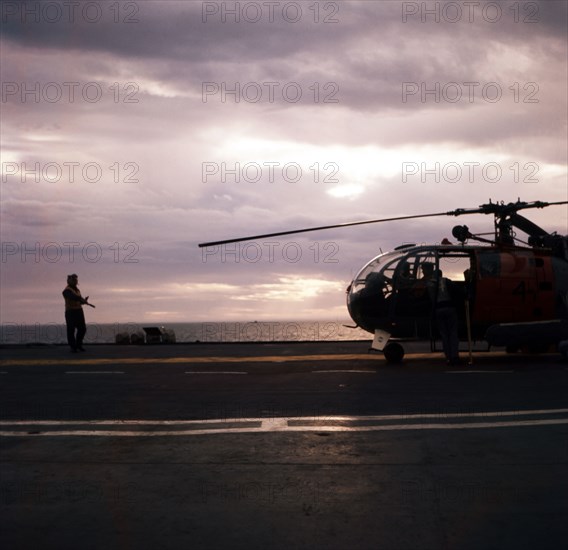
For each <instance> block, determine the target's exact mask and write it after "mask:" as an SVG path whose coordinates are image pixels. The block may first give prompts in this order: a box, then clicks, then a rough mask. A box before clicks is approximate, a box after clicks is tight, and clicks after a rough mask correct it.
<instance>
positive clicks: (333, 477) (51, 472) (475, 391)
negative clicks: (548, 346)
mask: <svg viewBox="0 0 568 550" xmlns="http://www.w3.org/2000/svg"><path fill="white" fill-rule="evenodd" d="M367 348H368V344H367V343H366V342H343V343H328V342H325V343H322V342H319V343H318V342H315V343H306V344H302V343H291V344H287V343H270V344H223V345H215V344H201V345H175V346H139V347H135V346H124V347H119V346H110V345H109V346H103V345H100V346H92V347H90V348H89V349H88V351H87V352H86V353H84V354H76V355H71V354H70V353H69V352H68V351H67V349H66V348H65V347H59V346H53V347H36V348H17V349H16V348H10V349H2V350H0V351H1V356H2V359H1V360H0V372H1V373H2V374H0V384H1V393H0V397H1V403H2V405H1V414H0V444H1V500H0V506H1V518H2V519H1V522H2V540H3V541H4V544H5V545H6V547H9V548H30V547H34V548H77V547H78V546H80V547H83V548H268V547H271V548H322V549H324V548H325V549H327V548H337V549H343V548H373V549H376V548H380V549H396V550H399V549H412V550H415V549H440V548H447V549H452V548H468V549H469V548H471V549H474V548H475V549H478V548H500V549H502V548H515V549H520V548H527V549H528V548H531V549H532V548H551V549H552V548H553V549H557V548H562V547H563V545H565V543H566V540H568V527H567V524H566V521H565V520H566V517H568V499H567V498H566V495H567V494H568V364H566V363H564V362H562V361H561V359H560V357H559V356H557V355H543V356H537V357H534V356H533V357H530V356H523V355H505V354H502V353H490V354H487V353H485V354H475V357H474V364H473V365H472V366H468V365H463V366H459V367H451V368H450V367H447V366H446V365H445V362H444V361H443V360H442V358H441V355H439V354H434V355H431V354H420V353H411V354H409V355H407V358H406V360H405V362H404V364H403V365H402V366H398V367H393V366H388V365H387V364H386V363H385V362H384V359H382V357H381V356H380V355H375V354H369V353H368V350H367Z"/></svg>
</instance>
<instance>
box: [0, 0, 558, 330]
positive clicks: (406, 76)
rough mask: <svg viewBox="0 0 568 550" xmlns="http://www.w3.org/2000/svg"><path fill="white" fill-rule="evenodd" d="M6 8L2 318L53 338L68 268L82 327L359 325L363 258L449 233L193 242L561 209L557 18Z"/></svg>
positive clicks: (260, 8) (198, 6)
mask: <svg viewBox="0 0 568 550" xmlns="http://www.w3.org/2000/svg"><path fill="white" fill-rule="evenodd" d="M1 9H2V22H1V23H2V34H1V38H0V40H1V51H0V64H1V69H0V71H1V72H0V76H1V81H2V98H1V103H0V108H1V177H2V182H1V222H0V224H1V225H0V229H1V241H2V260H1V266H0V267H1V276H0V283H1V286H0V299H1V319H0V322H1V323H2V324H11V323H29V324H32V323H52V322H63V313H64V311H63V310H64V307H63V306H64V304H63V299H62V296H61V291H62V290H63V288H64V287H65V284H66V277H67V275H68V274H70V273H77V274H78V275H79V288H80V289H81V291H82V292H83V295H89V296H90V301H91V302H92V303H93V304H95V305H96V306H97V307H96V309H89V310H88V311H86V314H87V320H88V322H89V321H90V322H97V323H114V322H117V323H122V322H134V323H155V324H164V323H168V322H186V321H191V322H206V321H227V322H230V321H252V320H258V321H268V320H280V319H281V320H315V319H348V313H347V309H346V306H345V289H346V287H347V285H348V284H349V282H350V281H351V280H352V278H353V277H354V276H355V275H356V273H357V272H358V271H359V269H360V268H361V267H362V266H363V265H364V264H365V263H366V262H367V261H369V260H370V259H371V258H373V257H374V256H376V255H377V254H379V253H381V251H383V252H386V251H388V250H392V249H393V248H394V247H395V246H398V245H400V244H402V243H410V242H412V243H439V242H441V240H442V239H443V238H444V237H448V238H450V239H451V228H452V226H453V225H454V224H455V223H456V219H455V218H453V217H452V218H446V217H439V218H429V219H425V220H424V219H422V220H413V221H405V222H394V223H389V224H379V225H365V226H360V227H354V228H349V229H333V230H328V231H324V232H318V233H307V234H302V235H297V236H286V237H277V238H265V239H259V240H257V241H253V242H249V243H241V244H237V245H226V246H217V247H209V248H199V247H198V243H202V242H207V241H214V240H221V239H229V238H234V237H241V236H247V235H255V234H263V233H270V232H275V231H282V230H290V229H296V228H304V227H311V226H320V225H328V224H336V223H343V222H349V221H354V220H364V219H377V218H382V217H393V216H399V215H400V216H406V215H414V214H423V213H431V212H446V211H449V210H453V209H456V208H473V207H476V206H479V205H481V204H484V203H487V202H488V201H489V199H491V200H493V201H505V202H511V201H516V200H517V199H518V198H520V199H521V200H523V201H534V200H542V201H550V202H552V201H563V200H568V178H567V170H566V161H567V151H568V143H567V141H568V137H567V120H568V112H567V97H568V90H567V81H568V73H567V59H568V55H567V44H568V41H567V40H566V39H567V2H566V1H565V0H558V1H555V0H541V1H532V2H524V1H520V2H513V1H500V2H484V1H478V2H469V3H467V2H445V1H440V2H400V1H384V0H378V1H369V0H367V1H337V2H327V1H314V0H310V1H307V2H304V1H299V2H277V1H274V2H263V1H261V2H244V1H241V2H200V1H163V0H159V1H153V0H149V1H148V0H142V1H136V2H106V1H100V2H96V1H95V2H80V3H73V2H54V1H44V2H37V1H36V2H3V3H2V4H1ZM526 214H527V215H528V217H530V218H531V219H532V220H533V221H535V222H536V223H538V224H539V225H542V226H543V227H544V228H545V229H546V230H547V231H550V232H553V231H556V232H558V233H561V234H567V233H568V208H566V207H565V206H556V207H550V208H548V209H544V210H538V211H529V212H527V213H526ZM457 223H466V224H467V225H468V226H469V228H470V230H471V231H472V232H474V233H475V232H478V233H481V232H488V231H491V230H492V220H491V219H489V218H488V217H484V216H470V217H468V218H467V220H464V219H463V218H462V219H460V220H459V221H458V222H457Z"/></svg>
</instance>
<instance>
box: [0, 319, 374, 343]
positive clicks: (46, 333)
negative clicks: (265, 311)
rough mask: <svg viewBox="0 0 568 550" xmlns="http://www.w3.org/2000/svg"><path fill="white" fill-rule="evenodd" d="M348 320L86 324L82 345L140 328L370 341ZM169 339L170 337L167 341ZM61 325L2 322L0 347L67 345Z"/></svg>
mask: <svg viewBox="0 0 568 550" xmlns="http://www.w3.org/2000/svg"><path fill="white" fill-rule="evenodd" d="M352 323H353V322H352V321H351V323H350V322H349V321H251V322H202V323H167V324H164V325H155V324H152V323H143V324H137V323H105V324H97V323H87V335H86V337H85V344H114V343H116V342H117V341H121V342H122V343H126V342H127V341H131V342H133V343H142V342H143V341H144V337H145V333H144V330H143V328H144V327H150V326H161V327H162V328H163V331H165V332H167V333H169V334H172V333H173V334H174V335H175V342H177V343H196V342H203V343H223V342H290V341H291V342H319V341H327V342H333V341H347V340H371V339H372V335H371V334H369V333H368V332H365V331H364V330H362V329H360V328H356V329H352V328H348V327H346V326H345V325H350V324H351V325H352ZM170 340H171V338H170ZM66 343H67V336H66V329H65V325H64V324H58V323H43V324H40V323H36V324H31V325H30V324H21V323H1V324H0V345H2V344H4V345H6V344H8V345H9V344H45V345H57V344H66Z"/></svg>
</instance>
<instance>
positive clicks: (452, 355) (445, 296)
mask: <svg viewBox="0 0 568 550" xmlns="http://www.w3.org/2000/svg"><path fill="white" fill-rule="evenodd" d="M428 290H429V291H430V296H431V298H432V303H433V306H434V309H435V315H436V323H437V325H438V330H439V331H440V336H441V337H442V347H443V348H444V355H445V356H446V359H447V362H448V364H449V365H458V364H459V363H460V357H459V351H458V349H459V338H458V313H457V308H456V296H455V288H454V284H453V283H452V281H450V279H448V278H446V277H444V276H443V274H442V271H441V270H440V269H438V270H437V271H435V272H434V276H433V277H432V279H430V281H429V288H428Z"/></svg>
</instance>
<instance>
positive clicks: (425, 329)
mask: <svg viewBox="0 0 568 550" xmlns="http://www.w3.org/2000/svg"><path fill="white" fill-rule="evenodd" d="M441 276H443V277H445V278H448V279H449V280H450V281H452V285H453V287H454V288H455V289H456V294H457V296H459V299H457V300H456V301H455V306H456V309H457V310H458V319H459V326H458V332H459V333H460V335H461V337H462V338H464V339H465V337H466V329H467V324H468V323H467V321H469V324H470V330H471V335H472V338H473V339H475V340H482V339H488V337H489V340H491V339H493V340H494V341H493V342H491V341H490V343H493V344H495V345H518V344H519V340H523V339H525V338H526V335H527V334H531V335H533V336H534V338H535V342H538V343H543V341H545V340H547V339H550V340H551V343H554V342H556V341H559V340H560V339H562V338H563V337H566V336H563V335H565V333H566V330H568V328H567V327H568V262H567V261H566V260H564V259H563V258H558V257H555V256H553V255H552V254H551V253H550V251H548V250H546V249H535V248H530V247H527V248H524V247H517V246H496V245H491V246H487V245H422V246H414V245H406V246H402V247H398V249H395V250H394V251H392V252H387V253H384V254H380V255H379V256H376V257H375V258H373V259H372V260H371V261H370V262H369V263H367V264H366V265H365V266H364V267H363V268H362V269H361V270H360V271H359V273H358V274H357V276H356V277H355V279H354V280H353V281H352V283H351V284H350V285H349V288H348V295H347V307H348V310H349V313H350V315H351V317H352V319H353V320H354V321H355V322H356V323H357V325H358V326H359V327H361V328H363V329H364V330H367V331H368V332H371V333H374V332H375V331H377V330H380V331H385V332H387V333H388V334H390V335H391V336H392V337H394V338H417V339H428V338H430V339H432V338H433V337H434V335H435V324H434V323H433V322H432V320H433V312H434V304H435V303H436V291H437V285H435V284H432V281H433V279H434V278H435V277H441ZM550 323H552V325H550ZM537 325H538V326H537ZM557 325H558V327H559V328H558V327H557ZM503 326H506V327H508V328H506V329H503V328H502V327H503ZM515 326H516V327H520V329H515V328H514V327H515ZM511 327H513V328H511ZM555 331H559V334H558V335H556V334H555ZM548 335H550V336H548Z"/></svg>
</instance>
